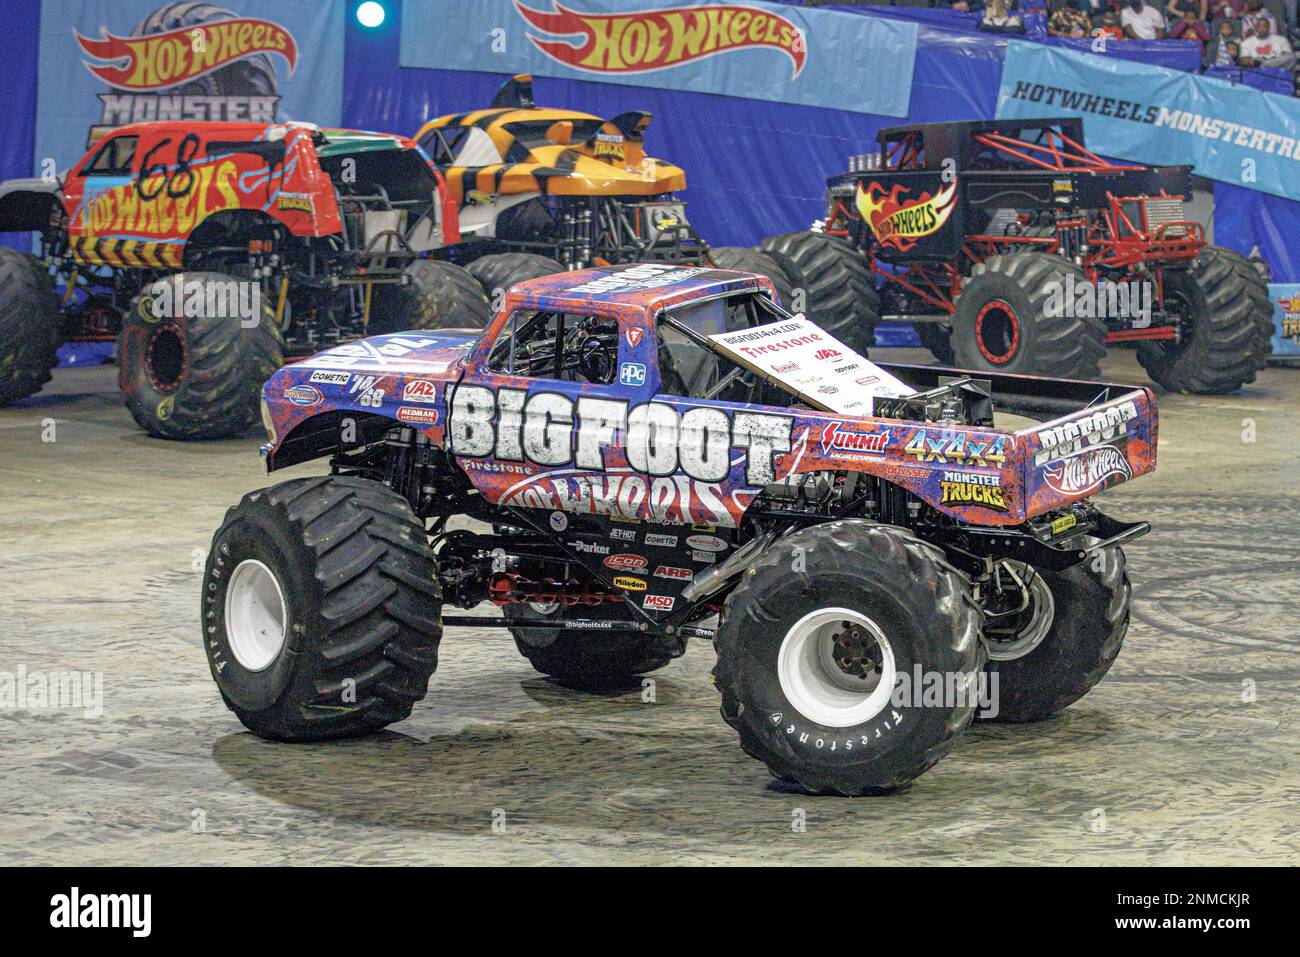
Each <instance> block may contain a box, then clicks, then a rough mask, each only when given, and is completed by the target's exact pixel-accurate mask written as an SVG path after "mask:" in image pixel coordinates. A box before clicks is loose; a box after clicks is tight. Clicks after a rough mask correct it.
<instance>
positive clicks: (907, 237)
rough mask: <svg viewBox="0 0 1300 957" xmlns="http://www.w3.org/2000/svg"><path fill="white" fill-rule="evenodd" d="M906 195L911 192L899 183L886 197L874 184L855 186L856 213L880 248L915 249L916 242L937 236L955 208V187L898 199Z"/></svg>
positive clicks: (952, 185) (953, 185)
mask: <svg viewBox="0 0 1300 957" xmlns="http://www.w3.org/2000/svg"><path fill="white" fill-rule="evenodd" d="M909 192H911V190H909V189H908V188H907V187H906V186H904V185H903V184H901V183H897V184H895V185H894V186H893V187H892V188H891V189H890V190H889V192H888V193H886V192H885V188H884V187H883V186H881V185H880V184H879V183H876V182H873V183H871V185H869V186H863V185H862V183H861V182H859V183H858V193H857V207H858V212H859V213H861V214H862V218H863V219H864V220H866V222H867V225H868V226H870V227H871V231H872V232H873V233H875V235H876V239H877V241H879V243H880V244H881V245H882V246H893V247H894V248H895V249H898V250H900V251H903V252H906V251H907V250H909V249H911V248H912V247H913V246H915V245H916V243H917V240H919V239H921V238H922V237H924V236H929V235H930V234H931V233H935V232H938V231H939V229H940V228H941V227H942V226H943V224H944V223H946V222H947V221H948V217H949V216H951V215H952V211H953V209H954V208H955V206H956V203H955V202H954V200H956V198H957V184H956V183H953V184H951V185H950V186H948V187H947V188H946V189H941V190H939V192H937V193H936V194H934V195H933V196H931V195H930V194H929V193H922V194H921V195H920V197H918V198H916V199H912V200H903V199H900V198H899V197H900V196H902V195H903V194H905V193H909ZM877 194H879V195H877Z"/></svg>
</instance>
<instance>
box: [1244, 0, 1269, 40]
mask: <svg viewBox="0 0 1300 957" xmlns="http://www.w3.org/2000/svg"><path fill="white" fill-rule="evenodd" d="M1260 20H1267V21H1268V30H1269V33H1277V20H1276V19H1274V17H1273V13H1272V11H1270V10H1266V9H1265V8H1264V0H1246V10H1245V12H1244V13H1242V15H1241V35H1242V36H1243V37H1250V36H1251V34H1253V33H1255V24H1257V23H1258V22H1259V21H1260Z"/></svg>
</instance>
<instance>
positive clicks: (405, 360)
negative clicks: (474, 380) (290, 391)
mask: <svg viewBox="0 0 1300 957" xmlns="http://www.w3.org/2000/svg"><path fill="white" fill-rule="evenodd" d="M480 335H482V332H481V331H478V330H471V329H464V330H461V329H448V330H438V331H437V332H396V333H392V334H391V335H386V336H371V337H370V338H368V339H361V340H359V341H357V342H349V343H347V344H346V345H341V346H335V347H334V348H333V349H326V350H325V351H324V352H319V353H317V354H316V355H314V356H312V357H311V358H310V359H305V360H303V361H302V362H299V363H295V364H294V365H293V366H288V367H286V370H287V369H340V370H341V369H346V370H349V371H352V372H365V373H367V374H370V375H384V376H390V375H418V376H449V375H450V376H454V375H457V374H458V373H457V372H456V371H455V370H456V367H457V366H458V364H459V363H460V361H461V360H462V359H464V358H465V356H466V355H468V354H469V351H470V350H471V349H472V348H473V347H474V343H476V342H478V340H479V336H480Z"/></svg>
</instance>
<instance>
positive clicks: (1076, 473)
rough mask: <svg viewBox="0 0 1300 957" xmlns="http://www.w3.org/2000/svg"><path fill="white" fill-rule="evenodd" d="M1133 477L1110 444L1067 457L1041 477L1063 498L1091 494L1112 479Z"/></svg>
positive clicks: (1045, 471)
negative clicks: (1064, 496) (1063, 496)
mask: <svg viewBox="0 0 1300 957" xmlns="http://www.w3.org/2000/svg"><path fill="white" fill-rule="evenodd" d="M1132 477H1133V469H1132V467H1131V466H1130V465H1129V464H1128V460H1127V459H1126V458H1124V453H1123V452H1121V451H1120V450H1119V449H1117V448H1115V446H1113V445H1100V446H1097V447H1096V448H1092V449H1085V450H1084V451H1082V452H1079V453H1077V454H1075V455H1071V456H1068V457H1067V458H1064V459H1062V460H1061V461H1059V462H1056V463H1055V464H1053V465H1049V466H1048V467H1047V468H1045V469H1043V478H1045V479H1046V480H1047V484H1048V485H1050V486H1051V487H1052V489H1053V490H1054V491H1057V492H1060V493H1061V494H1062V495H1091V494H1092V493H1093V492H1096V491H1097V490H1099V489H1101V488H1104V487H1105V486H1106V485H1107V484H1108V483H1109V482H1110V481H1111V479H1116V478H1117V479H1119V480H1120V481H1124V480H1126V479H1131V478H1132Z"/></svg>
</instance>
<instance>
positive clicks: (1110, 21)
mask: <svg viewBox="0 0 1300 957" xmlns="http://www.w3.org/2000/svg"><path fill="white" fill-rule="evenodd" d="M1092 35H1093V36H1094V37H1105V38H1106V39H1108V40H1123V39H1124V30H1123V29H1122V28H1121V27H1120V25H1119V14H1118V13H1116V12H1115V11H1114V10H1107V11H1106V12H1105V13H1103V14H1102V15H1101V26H1099V27H1097V28H1095V29H1094V30H1093V31H1092Z"/></svg>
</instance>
